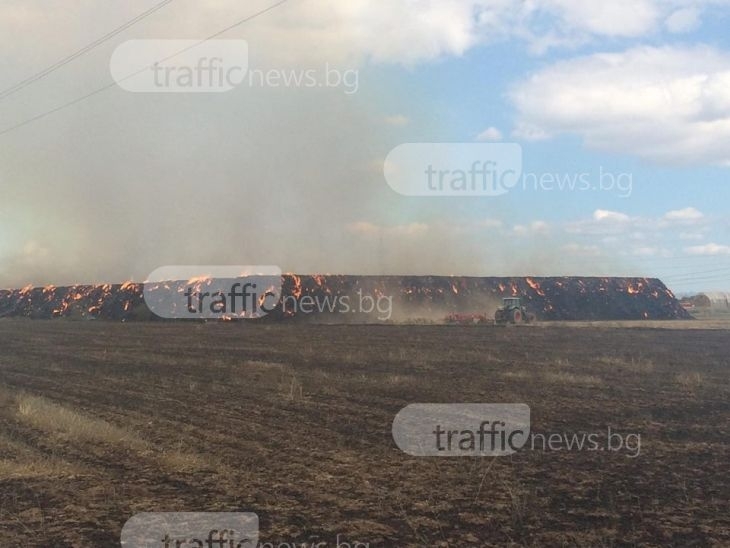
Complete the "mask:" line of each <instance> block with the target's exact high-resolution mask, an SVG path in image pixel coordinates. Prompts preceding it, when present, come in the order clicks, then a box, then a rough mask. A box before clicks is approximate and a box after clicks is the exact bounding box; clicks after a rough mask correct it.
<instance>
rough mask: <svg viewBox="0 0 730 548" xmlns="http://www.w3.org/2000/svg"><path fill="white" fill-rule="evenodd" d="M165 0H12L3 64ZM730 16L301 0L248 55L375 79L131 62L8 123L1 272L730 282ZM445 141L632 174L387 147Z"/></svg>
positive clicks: (5, 106) (236, 7)
mask: <svg viewBox="0 0 730 548" xmlns="http://www.w3.org/2000/svg"><path fill="white" fill-rule="evenodd" d="M154 4H156V2H154V1H153V0H144V1H142V0H140V1H138V2H133V3H125V4H124V5H121V4H120V5H114V6H112V7H105V8H103V9H102V8H101V7H100V6H99V5H97V4H96V3H93V2H80V3H78V4H74V6H72V7H69V8H68V9H67V10H66V11H64V12H63V14H62V15H61V16H60V17H56V16H54V17H51V15H50V13H51V11H52V10H51V11H49V10H48V2H47V1H44V0H29V1H26V0H22V1H21V0H9V1H8V2H4V3H3V5H2V6H1V7H0V37H1V38H0V42H2V46H3V47H2V48H1V49H0V51H1V52H2V53H1V54H0V55H1V56H2V60H3V66H4V67H5V70H4V72H3V74H2V75H0V89H6V88H8V87H9V86H12V85H13V84H15V83H17V82H19V81H21V80H23V79H24V78H27V77H28V76H29V75H32V74H34V73H36V72H37V71H39V70H41V69H43V68H44V67H46V66H49V65H52V64H53V63H54V62H56V61H58V60H59V58H63V56H64V55H67V54H69V53H72V52H74V51H76V50H78V49H79V48H80V47H83V46H84V45H86V44H88V43H90V42H91V41H93V40H94V39H96V38H98V37H99V36H100V35H102V34H103V33H104V32H107V31H109V30H110V29H113V28H115V27H117V26H118V25H119V24H120V23H122V22H124V21H127V20H129V19H130V18H132V17H134V16H135V15H137V14H139V13H140V12H142V11H144V10H145V9H148V8H150V7H151V6H153V5H154ZM269 4H270V3H267V2H265V1H263V0H257V1H256V2H251V3H250V5H249V4H247V5H246V6H241V5H240V3H238V2H234V1H233V0H230V1H228V0H224V1H221V0H217V1H210V2H208V1H202V0H201V1H195V2H194V1H192V0H180V1H179V2H175V3H173V4H170V5H169V6H166V7H165V8H163V9H161V10H159V11H158V12H156V13H154V14H153V15H152V16H150V17H148V18H145V19H144V20H143V21H142V22H140V23H138V24H136V25H135V26H134V27H132V28H130V29H128V30H127V31H125V32H124V33H122V34H120V35H119V36H116V37H115V38H114V39H112V40H109V41H108V42H105V43H104V44H102V45H101V46H99V47H96V48H94V49H93V51H90V52H89V53H87V54H85V55H83V56H81V57H79V58H78V59H75V60H74V61H73V62H72V63H69V64H67V65H64V66H63V67H62V68H61V69H59V70H57V71H54V72H53V74H51V75H49V76H47V77H44V78H43V79H42V80H39V81H38V82H36V83H34V84H33V85H30V86H27V87H24V88H23V89H22V90H21V91H20V92H18V93H15V94H13V95H12V96H10V97H1V96H0V123H1V124H2V125H1V126H0V132H3V129H4V128H10V127H13V126H14V125H16V124H20V123H24V122H26V121H28V120H30V119H32V118H34V117H36V116H37V115H38V114H41V113H45V112H49V111H52V110H54V111H55V109H56V107H58V106H59V105H64V104H65V103H67V102H70V101H74V100H75V99H77V98H78V97H81V96H84V95H85V94H87V93H89V92H90V91H94V90H96V89H99V88H102V87H105V86H109V83H110V82H112V83H113V81H112V80H111V74H110V68H112V63H113V61H112V60H113V59H114V53H115V51H117V48H120V47H121V46H123V45H125V44H128V41H129V40H135V39H145V40H190V39H200V38H203V37H206V36H209V35H211V34H212V33H214V32H216V31H218V30H220V29H221V28H225V27H227V26H229V25H230V24H231V22H232V21H236V20H240V19H241V18H243V17H245V16H246V15H248V14H250V13H253V12H255V11H257V10H259V9H262V8H265V7H266V6H268V5H269ZM728 20H730V2H728V1H726V0H702V1H692V2H690V1H685V0H632V1H629V0H617V1H616V2H611V3H602V2H583V1H579V0H531V1H530V2H522V3H515V2H508V1H502V0H453V1H450V2H443V1H436V0H418V1H413V0H393V1H392V2H388V3H373V2H368V1H366V0H350V1H348V2H342V3H337V4H335V5H333V4H332V3H331V2H326V1H324V0H309V1H307V2H297V1H295V0H290V2H288V3H286V4H283V5H282V6H279V7H277V8H276V9H274V10H272V11H270V12H268V13H266V14H265V15H262V16H260V17H257V18H255V19H254V20H251V21H250V22H249V23H247V24H246V25H242V26H240V27H236V28H235V29H233V30H232V31H228V32H227V33H225V35H224V36H223V38H225V39H239V40H245V41H246V42H247V44H248V51H249V54H250V57H249V69H256V70H261V71H271V70H273V71H279V72H286V71H305V70H311V71H313V72H314V74H315V76H316V78H318V79H320V82H321V79H322V78H324V77H325V74H326V71H327V70H328V68H329V69H332V68H334V69H335V70H338V71H340V74H344V73H345V71H350V72H353V71H354V72H356V73H357V75H358V80H357V84H358V85H357V89H356V92H354V93H350V91H352V90H347V89H344V88H343V86H339V87H338V86H332V87H329V86H324V87H322V86H317V87H312V88H308V87H307V86H302V85H291V86H281V85H279V86H271V85H267V86H258V85H252V84H251V83H250V82H248V85H246V82H244V83H242V84H241V85H239V86H237V87H236V88H235V89H233V90H232V91H228V92H226V93H215V94H206V93H203V94H197V93H191V94H186V93H139V92H135V91H134V90H129V89H125V88H124V86H111V87H109V88H108V89H106V90H105V91H104V92H102V93H99V94H95V95H93V96H92V97H90V98H88V99H84V100H83V101H80V102H78V103H75V104H73V105H72V106H69V107H65V108H63V109H61V110H59V111H57V112H54V113H53V114H51V115H49V116H44V117H43V118H41V119H39V120H37V121H34V122H32V123H28V124H25V125H23V126H22V127H19V128H17V129H13V130H12V131H9V132H6V133H0V144H1V145H2V146H0V186H1V188H0V190H2V192H3V196H4V200H3V202H2V203H0V286H16V285H20V284H22V285H25V284H26V283H33V284H51V283H52V284H56V285H60V284H65V283H79V282H108V281H120V280H126V279H134V280H143V279H145V277H146V275H147V274H148V273H149V272H151V271H153V270H154V269H156V268H158V267H159V266H162V265H165V264H276V265H279V266H280V267H281V268H282V269H283V270H284V271H297V272H330V273H364V274H379V273H384V274H409V273H412V274H418V273H432V274H464V275H570V274H574V275H645V276H658V277H661V278H663V279H665V280H666V281H667V283H668V285H670V287H672V288H673V289H675V290H676V291H678V292H691V291H698V290H709V289H720V290H728V289H730V216H729V214H728V208H727V204H728V203H729V201H730V200H729V199H730V187H729V186H728V183H727V176H728V169H730V167H729V166H730V148H729V147H728V146H727V145H726V143H728V142H730V37H729V36H728V34H727V32H726V29H727V22H728ZM31 31H32V32H31ZM32 36H43V40H40V41H38V40H35V39H31V38H30V37H32ZM208 45H209V46H211V47H215V45H214V44H213V45H211V44H208ZM111 72H112V73H113V70H112V71H111ZM250 73H251V72H250ZM430 142H437V143H438V142H442V143H465V144H466V143H518V144H519V145H520V146H521V147H522V153H523V159H522V169H523V174H535V175H545V174H554V175H555V176H556V177H558V178H564V177H568V178H571V177H576V176H578V175H580V174H587V177H588V178H589V179H590V181H591V182H595V181H597V180H598V174H599V173H601V172H604V173H610V174H612V175H614V176H621V177H623V179H622V181H623V182H624V184H626V183H627V182H630V192H626V189H625V188H624V190H622V191H621V192H619V191H617V190H615V189H614V190H580V191H579V190H572V191H571V190H534V189H532V190H521V189H512V190H511V191H510V192H508V193H507V194H505V195H502V196H491V197H472V198H465V197H463V198H453V197H443V196H430V197H408V196H403V195H400V194H398V193H396V192H395V191H394V190H393V189H391V188H390V187H389V186H388V184H387V182H386V179H385V177H384V173H383V167H384V162H385V159H386V157H387V156H388V154H389V152H390V151H391V150H392V149H394V148H395V147H397V146H398V145H401V144H403V143H430Z"/></svg>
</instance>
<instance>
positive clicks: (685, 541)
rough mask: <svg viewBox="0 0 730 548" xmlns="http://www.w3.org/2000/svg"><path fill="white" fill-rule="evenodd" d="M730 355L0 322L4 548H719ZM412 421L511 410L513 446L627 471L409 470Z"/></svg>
mask: <svg viewBox="0 0 730 548" xmlns="http://www.w3.org/2000/svg"><path fill="white" fill-rule="evenodd" d="M729 351H730V333H729V332H728V331H725V330H703V329H693V330H676V329H672V330H668V329H647V328H640V327H637V328H631V329H629V328H622V327H618V326H615V327H613V328H611V329H604V328H600V327H591V326H584V327H581V328H580V329H578V328H572V327H570V326H562V327H549V326H541V327H539V328H510V329H499V328H479V327H451V326H411V327H408V326H292V325H289V326H287V325H268V326H267V325H260V324H259V325H251V324H246V325H241V324H187V323H186V324H162V323H156V324H145V323H129V324H121V323H117V324H115V323H106V322H100V321H99V322H70V321H63V320H58V321H35V322H33V321H24V320H4V321H0V531H1V532H2V538H3V541H4V543H3V544H4V545H7V546H15V545H24V546H41V545H42V546H94V547H100V546H101V547H104V546H118V545H119V534H120V530H121V528H122V525H123V524H124V523H125V521H126V520H127V519H128V518H129V517H130V516H132V515H133V514H135V513H137V512H142V511H182V510H187V511H252V512H256V513H257V514H258V515H259V516H260V518H261V541H262V542H270V543H272V545H273V546H276V545H277V543H283V542H287V543H297V544H286V545H282V546H287V548H289V547H291V546H295V545H296V546H297V547H300V546H303V544H302V543H305V542H307V543H311V542H312V541H315V540H316V541H320V542H325V543H326V544H321V545H320V546H336V542H337V539H338V535H339V540H340V541H341V542H343V541H347V542H349V543H353V542H361V543H368V544H362V546H366V545H369V546H459V547H460V546H492V545H495V546H496V545H499V546H504V545H514V546H547V545H549V546H555V545H558V546H634V545H640V546H671V545H675V546H707V545H717V546H720V545H725V546H727V545H730V501H729V498H730V495H729V494H730V448H729V447H728V434H729V433H730V352H729ZM414 402H444V403H446V402H448V403H451V402H490V403H500V402H503V403H517V402H520V403H527V404H528V405H529V406H530V407H531V410H532V431H533V433H543V434H549V433H561V434H562V433H566V434H570V433H591V432H595V433H599V434H601V435H603V433H606V432H607V429H608V428H611V430H612V431H613V432H620V433H622V434H623V435H627V436H628V435H629V434H631V433H633V434H635V435H637V436H640V442H641V445H640V452H639V451H636V450H635V449H636V448H637V447H636V446H634V447H633V449H632V450H631V451H629V450H627V449H626V448H624V450H622V451H605V450H604V451H600V450H599V451H588V450H582V451H580V450H575V449H574V450H571V451H569V450H557V451H550V450H542V448H526V449H524V450H522V451H520V452H518V453H517V454H516V455H514V456H512V457H503V458H448V459H439V458H415V457H410V456H408V455H405V454H404V453H402V452H401V451H400V450H399V449H398V448H397V447H396V446H395V444H394V442H393V439H392V436H391V424H392V421H393V417H394V415H395V414H396V413H397V412H398V411H399V410H400V409H401V408H402V407H403V406H405V405H407V404H409V403H414ZM627 439H628V438H627ZM633 439H634V440H636V439H637V438H636V437H634V438H633ZM23 543H24V544H23ZM307 546H309V544H308V545H307ZM342 546H345V545H344V544H342Z"/></svg>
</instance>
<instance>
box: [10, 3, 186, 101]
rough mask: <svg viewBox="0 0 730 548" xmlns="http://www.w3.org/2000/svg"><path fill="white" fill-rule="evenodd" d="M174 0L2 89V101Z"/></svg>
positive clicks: (161, 4)
mask: <svg viewBox="0 0 730 548" xmlns="http://www.w3.org/2000/svg"><path fill="white" fill-rule="evenodd" d="M172 1H173V0H163V1H162V2H159V3H158V4H155V5H154V6H152V7H151V8H150V9H148V10H147V11H145V12H142V13H140V14H139V15H137V16H136V17H134V18H132V19H130V20H129V21H127V22H126V23H124V24H123V25H121V26H119V27H117V28H115V29H114V30H112V31H110V32H108V33H106V34H105V35H104V36H101V37H100V38H97V39H96V40H94V41H93V42H91V43H89V44H87V45H85V46H84V47H83V48H81V49H79V50H78V51H75V52H74V53H72V54H70V55H68V56H66V57H64V58H63V59H61V60H59V61H57V62H55V63H54V64H52V65H51V66H49V67H46V68H45V69H43V70H41V71H40V72H37V73H35V74H33V75H32V76H29V77H28V78H26V79H25V80H22V81H20V82H18V83H17V84H15V85H12V86H10V87H9V88H6V89H4V90H2V91H0V101H2V100H3V99H5V98H6V97H10V96H11V95H13V94H14V93H16V92H18V91H20V90H21V89H23V88H25V87H28V86H29V85H31V84H32V83H33V82H37V81H38V80H41V79H42V78H45V77H46V76H48V75H49V74H51V73H52V72H55V71H57V70H58V69H60V68H61V67H63V66H65V65H67V64H69V63H70V62H71V61H73V60H74V59H78V58H79V57H81V56H82V55H84V54H85V53H87V52H89V51H91V50H92V49H94V48H95V47H97V46H99V45H101V44H103V43H104V42H106V41H107V40H109V39H111V38H113V37H115V36H116V35H117V34H119V33H121V32H123V31H125V30H127V29H128V28H130V27H132V26H134V25H136V24H137V23H139V22H140V21H142V20H143V19H145V18H146V17H149V16H150V15H152V14H153V13H155V12H156V11H158V10H160V9H162V8H164V7H165V6H166V5H167V4H169V3H170V2H172Z"/></svg>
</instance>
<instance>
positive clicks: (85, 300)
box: [0, 274, 691, 322]
mask: <svg viewBox="0 0 730 548" xmlns="http://www.w3.org/2000/svg"><path fill="white" fill-rule="evenodd" d="M510 296H515V297H517V296H519V297H521V298H522V299H523V301H524V303H525V304H526V306H527V308H528V309H529V310H530V311H531V312H532V313H534V314H536V315H537V318H538V319H539V320H637V319H650V320H670V319H689V318H690V317H691V316H690V315H689V313H688V312H687V311H686V310H685V309H684V308H683V307H682V306H681V305H680V303H679V302H678V301H677V299H676V298H675V297H674V295H673V294H672V292H671V291H670V290H669V289H667V287H666V286H665V285H664V284H663V283H662V282H661V281H660V280H658V279H651V278H592V277H552V278H538V277H524V278H496V277H449V276H339V275H305V276H299V275H295V274H285V275H284V276H283V277H282V298H281V301H280V302H279V305H278V306H277V307H276V309H275V310H274V311H273V312H272V313H271V314H269V316H267V317H266V318H265V320H264V321H277V320H279V321H292V320H300V321H306V320H312V321H330V322H342V321H360V322H363V321H386V320H394V319H395V320H397V319H417V318H423V317H433V318H437V317H438V318H444V317H446V316H448V315H458V314H473V313H479V314H486V315H488V316H491V314H492V313H493V311H494V308H495V305H496V303H498V302H499V301H500V300H501V298H502V297H510ZM368 299H369V300H368ZM380 301H387V302H388V303H389V305H390V307H391V309H390V310H389V314H388V316H387V317H385V316H382V315H378V314H379V313H381V312H383V311H382V310H380V309H376V308H375V303H376V302H378V303H379V302H380ZM364 304H365V305H366V306H364ZM305 305H307V306H306V308H305ZM0 317H27V318H39V319H40V318H43V319H45V318H57V317H71V318H82V319H83V318H86V319H95V318H101V319H111V320H149V319H154V318H155V316H154V315H153V314H152V313H151V312H150V310H149V309H148V308H147V306H146V305H145V303H144V295H143V286H142V284H137V283H132V282H127V283H124V284H121V285H120V284H114V285H112V284H106V285H75V286H70V287H53V286H49V287H36V288H33V287H26V288H23V289H17V290H3V291H0Z"/></svg>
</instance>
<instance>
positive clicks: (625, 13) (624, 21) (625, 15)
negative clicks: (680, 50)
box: [541, 0, 661, 36]
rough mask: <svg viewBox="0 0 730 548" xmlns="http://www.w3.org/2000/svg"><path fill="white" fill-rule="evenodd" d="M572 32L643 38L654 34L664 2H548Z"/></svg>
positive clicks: (624, 0)
mask: <svg viewBox="0 0 730 548" xmlns="http://www.w3.org/2000/svg"><path fill="white" fill-rule="evenodd" d="M541 4H542V5H543V7H544V8H545V9H548V10H551V11H554V12H556V13H557V14H558V16H559V17H560V18H561V19H562V21H563V23H565V24H567V25H568V26H569V27H570V28H574V29H580V30H582V31H584V32H587V33H590V34H596V35H602V36H640V35H642V34H645V33H647V32H649V31H650V30H652V29H653V28H654V26H655V25H656V23H657V20H658V19H659V14H660V4H661V2H657V1H653V0H613V1H611V2H586V1H585V0H545V1H544V2H541Z"/></svg>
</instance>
